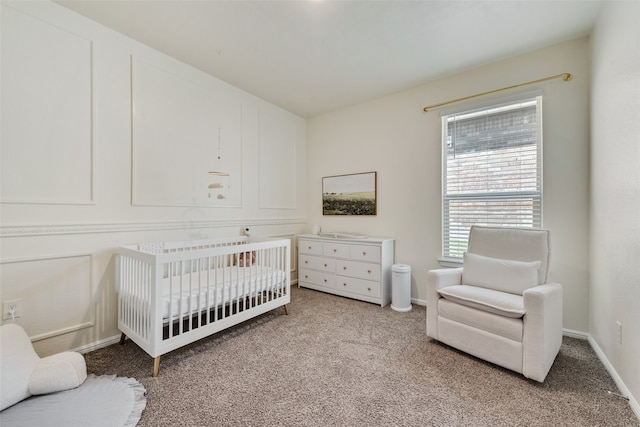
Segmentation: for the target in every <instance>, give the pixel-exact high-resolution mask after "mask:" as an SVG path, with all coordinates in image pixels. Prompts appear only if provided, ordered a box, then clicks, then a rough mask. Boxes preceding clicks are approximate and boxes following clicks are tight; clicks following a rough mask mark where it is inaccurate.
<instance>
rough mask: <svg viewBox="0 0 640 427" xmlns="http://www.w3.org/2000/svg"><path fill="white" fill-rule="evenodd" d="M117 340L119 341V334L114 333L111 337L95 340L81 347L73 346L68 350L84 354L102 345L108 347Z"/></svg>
mask: <svg viewBox="0 0 640 427" xmlns="http://www.w3.org/2000/svg"><path fill="white" fill-rule="evenodd" d="M117 342H120V335H115V336H113V337H110V338H106V339H103V340H100V341H96V342H93V343H91V344H87V345H83V346H81V347H77V348H74V349H73V350H70V351H76V352H78V353H81V354H84V353H89V352H92V351H94V350H98V349H101V348H104V347H108V346H110V345H111V344H115V343H117Z"/></svg>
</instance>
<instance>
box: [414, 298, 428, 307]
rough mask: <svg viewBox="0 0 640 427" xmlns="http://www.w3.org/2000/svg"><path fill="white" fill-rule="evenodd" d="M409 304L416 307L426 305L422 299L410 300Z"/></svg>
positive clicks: (425, 301)
mask: <svg viewBox="0 0 640 427" xmlns="http://www.w3.org/2000/svg"><path fill="white" fill-rule="evenodd" d="M411 303H412V304H416V305H424V306H426V305H427V300H424V299H418V298H411Z"/></svg>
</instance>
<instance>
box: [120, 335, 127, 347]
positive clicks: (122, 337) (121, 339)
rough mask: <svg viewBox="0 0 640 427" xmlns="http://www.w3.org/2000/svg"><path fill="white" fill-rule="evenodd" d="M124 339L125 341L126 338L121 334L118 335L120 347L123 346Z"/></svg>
mask: <svg viewBox="0 0 640 427" xmlns="http://www.w3.org/2000/svg"><path fill="white" fill-rule="evenodd" d="M125 339H127V336H126V335H125V334H124V332H123V333H122V334H120V345H122V344H124V340H125Z"/></svg>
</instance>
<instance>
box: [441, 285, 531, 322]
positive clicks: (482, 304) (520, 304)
mask: <svg viewBox="0 0 640 427" xmlns="http://www.w3.org/2000/svg"><path fill="white" fill-rule="evenodd" d="M438 293H439V294H440V296H442V297H443V298H447V299H449V300H451V301H454V302H456V303H458V304H462V305H466V306H468V307H473V308H476V309H478V310H483V311H487V312H489V313H494V314H498V315H501V316H506V317H514V318H519V317H522V316H524V298H523V297H522V295H516V294H512V293H509V292H501V291H496V290H494V289H487V288H482V287H478V286H469V285H456V286H447V287H444V288H441V289H439V290H438Z"/></svg>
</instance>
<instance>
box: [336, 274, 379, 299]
mask: <svg viewBox="0 0 640 427" xmlns="http://www.w3.org/2000/svg"><path fill="white" fill-rule="evenodd" d="M336 280H337V283H336V288H337V289H339V290H341V291H346V292H351V293H354V294H359V295H367V296H370V297H374V298H379V297H380V282H372V281H370V280H362V279H355V278H353V277H344V276H337V278H336Z"/></svg>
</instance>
